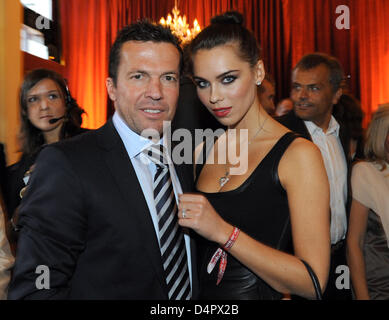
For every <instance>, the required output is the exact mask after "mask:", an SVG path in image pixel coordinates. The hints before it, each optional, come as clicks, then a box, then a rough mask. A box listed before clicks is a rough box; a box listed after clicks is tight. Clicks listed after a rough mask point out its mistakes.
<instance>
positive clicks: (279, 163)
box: [179, 12, 330, 300]
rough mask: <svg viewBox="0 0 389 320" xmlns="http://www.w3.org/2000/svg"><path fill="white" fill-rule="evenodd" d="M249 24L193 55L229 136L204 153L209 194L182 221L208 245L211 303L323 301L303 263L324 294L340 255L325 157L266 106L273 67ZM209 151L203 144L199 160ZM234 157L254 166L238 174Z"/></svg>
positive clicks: (210, 104) (228, 25) (201, 181)
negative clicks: (334, 244)
mask: <svg viewBox="0 0 389 320" xmlns="http://www.w3.org/2000/svg"><path fill="white" fill-rule="evenodd" d="M242 20H243V19H242V16H241V15H240V14H239V13H237V12H228V13H225V14H224V15H222V16H218V17H215V18H213V19H212V24H211V25H210V26H209V27H207V28H205V29H204V30H203V31H202V32H201V33H200V34H199V35H198V36H197V37H196V39H194V40H193V41H192V43H191V44H190V46H189V47H188V48H187V52H188V54H189V61H190V62H191V66H190V72H191V73H192V78H193V80H194V82H195V84H196V86H197V93H198V96H199V98H200V100H201V102H202V103H203V104H204V105H205V106H206V107H207V109H208V111H209V112H211V113H212V114H213V116H215V118H216V119H217V120H218V121H219V122H220V123H221V124H222V125H224V126H226V127H228V130H227V132H225V133H224V134H223V135H221V136H220V137H219V138H218V140H217V141H216V142H215V144H214V145H213V146H211V147H212V148H211V149H210V151H211V152H209V153H208V152H203V155H204V154H205V155H206V156H205V158H206V162H205V164H204V165H201V164H200V163H199V164H197V165H196V176H197V180H196V187H197V190H198V191H199V192H200V194H183V195H181V197H180V204H179V223H180V224H181V225H182V226H184V227H189V228H192V229H194V230H195V231H196V232H197V233H198V234H199V235H201V236H202V237H203V238H200V240H199V248H198V252H199V257H198V258H199V263H200V264H199V273H200V283H201V287H202V288H201V296H200V298H201V299H226V300H227V299H280V298H282V296H283V294H297V295H300V296H304V297H307V298H314V297H315V291H314V287H313V284H312V281H311V278H310V277H309V274H308V273H307V270H306V268H305V266H304V264H303V263H302V262H301V260H300V259H302V260H305V261H306V262H308V263H309V264H310V265H311V267H312V269H313V270H314V271H315V273H316V274H317V277H318V279H319V282H320V286H321V287H322V288H324V287H325V285H326V281H327V277H328V270H329V269H328V268H329V254H330V239H329V236H330V233H329V186H328V181H327V176H326V172H325V169H324V165H323V161H322V157H321V154H320V151H319V150H318V149H317V148H316V147H315V146H314V145H313V144H312V143H311V142H309V141H307V140H305V139H301V138H298V137H297V136H296V135H295V134H294V133H292V132H290V131H289V130H288V129H287V128H285V127H283V126H282V125H280V124H279V123H278V122H276V121H275V120H273V119H272V118H271V117H270V116H269V115H268V114H267V113H266V112H265V111H264V109H263V108H262V106H260V103H259V101H258V97H257V94H256V91H257V89H256V86H257V85H260V84H261V81H262V80H263V79H264V77H265V71H264V66H263V63H262V60H261V57H260V52H259V47H258V44H257V42H256V40H255V38H254V36H253V35H252V33H251V32H249V31H248V30H247V29H246V28H244V27H243V26H242ZM234 129H235V130H236V131H235V132H236V138H232V137H233V133H234ZM235 148H236V149H235ZM205 149H207V146H206V144H204V145H200V146H199V148H198V149H197V153H198V154H199V153H200V150H203V151H204V150H205ZM233 150H237V154H238V158H239V156H240V159H241V164H243V162H246V164H247V168H246V170H242V171H241V172H240V173H238V174H236V173H235V174H233V171H234V169H237V165H236V163H232V162H233V160H232V159H231V158H230V157H227V161H224V159H223V157H222V156H221V155H222V154H223V155H226V154H231V152H232V153H233V152H234V151H233ZM211 154H212V155H213V156H215V159H214V161H212V160H213V159H211V158H213V157H211V156H207V155H211ZM201 158H202V156H200V157H198V156H197V155H196V159H201ZM243 167H244V166H243ZM228 240H229V242H228V243H227V241H228ZM220 247H224V248H225V250H224V251H222V250H221V248H220ZM226 247H228V248H229V247H231V248H230V249H226ZM219 249H220V250H219ZM226 251H228V253H227V260H226V257H225V254H224V252H226ZM287 251H289V253H287ZM217 256H219V258H220V259H219V260H218V261H217V262H215V260H216V259H212V258H213V257H214V258H217ZM211 260H212V261H211ZM210 261H211V262H210ZM220 261H221V262H220ZM226 261H228V263H227V264H226V265H225V263H226ZM224 267H225V269H224ZM207 269H208V271H210V274H209V273H208V272H207Z"/></svg>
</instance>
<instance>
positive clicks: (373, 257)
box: [347, 105, 389, 300]
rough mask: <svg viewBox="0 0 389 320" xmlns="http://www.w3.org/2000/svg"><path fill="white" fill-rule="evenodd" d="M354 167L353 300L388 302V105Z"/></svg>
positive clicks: (372, 124) (351, 228)
mask: <svg viewBox="0 0 389 320" xmlns="http://www.w3.org/2000/svg"><path fill="white" fill-rule="evenodd" d="M365 157H366V161H362V162H358V163H356V164H355V165H354V167H353V171H352V176H351V187H352V195H353V201H352V204H351V213H350V222H349V231H348V235H347V249H348V252H347V258H348V264H349V267H350V272H351V280H352V284H353V290H354V295H355V298H356V299H358V300H360V299H361V300H362V299H363V300H365V299H379V300H389V248H388V246H389V167H388V163H389V105H386V106H382V107H380V108H379V109H378V110H377V111H376V112H375V113H374V114H373V117H372V120H371V122H370V125H369V128H368V130H367V138H366V144H365Z"/></svg>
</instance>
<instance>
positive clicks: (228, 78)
mask: <svg viewBox="0 0 389 320" xmlns="http://www.w3.org/2000/svg"><path fill="white" fill-rule="evenodd" d="M236 79H237V76H233V75H229V76H225V77H223V79H222V83H223V84H229V83H232V82H234V81H235V80H236Z"/></svg>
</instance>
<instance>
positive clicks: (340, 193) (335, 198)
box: [304, 116, 347, 244]
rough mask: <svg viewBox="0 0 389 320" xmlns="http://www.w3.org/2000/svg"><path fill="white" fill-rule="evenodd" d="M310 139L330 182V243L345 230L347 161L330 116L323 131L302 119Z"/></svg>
mask: <svg viewBox="0 0 389 320" xmlns="http://www.w3.org/2000/svg"><path fill="white" fill-rule="evenodd" d="M304 122H305V125H306V127H307V129H308V131H309V133H310V134H311V137H312V141H313V142H314V143H315V144H316V145H317V146H318V147H319V149H320V151H321V154H322V157H323V160H324V165H325V168H326V171H327V176H328V181H329V184H330V208H331V243H332V244H335V243H337V242H339V241H340V240H342V239H344V238H345V236H346V231H347V217H346V201H347V162H346V157H345V155H344V151H343V147H342V144H341V142H340V140H339V124H338V122H337V121H336V120H335V118H334V117H333V116H331V120H330V123H329V125H328V129H327V131H326V132H324V131H323V130H322V129H321V128H320V127H318V126H317V125H316V124H314V123H313V122H312V121H304Z"/></svg>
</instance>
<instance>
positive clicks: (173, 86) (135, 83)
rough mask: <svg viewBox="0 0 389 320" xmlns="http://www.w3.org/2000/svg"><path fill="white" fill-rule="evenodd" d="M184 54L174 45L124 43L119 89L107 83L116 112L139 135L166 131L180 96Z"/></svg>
mask: <svg viewBox="0 0 389 320" xmlns="http://www.w3.org/2000/svg"><path fill="white" fill-rule="evenodd" d="M179 63H180V54H179V52H178V50H177V48H176V47H175V46H174V45H173V44H171V43H165V42H160V43H155V42H151V41H147V42H141V41H128V42H125V43H123V45H122V48H121V54H120V63H119V66H118V73H117V82H116V85H115V84H114V82H113V79H111V78H108V79H107V81H106V85H107V90H108V94H109V97H110V98H111V100H112V101H113V102H114V105H115V109H116V111H117V112H118V113H119V114H120V116H121V118H122V119H123V120H124V121H125V122H126V123H127V125H128V126H129V127H130V128H131V129H132V130H133V131H134V132H136V133H138V134H141V133H142V131H143V130H145V129H154V130H157V131H158V132H159V133H160V134H161V133H162V130H163V121H171V120H172V119H173V117H174V114H175V112H176V105H177V99H178V93H179Z"/></svg>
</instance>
